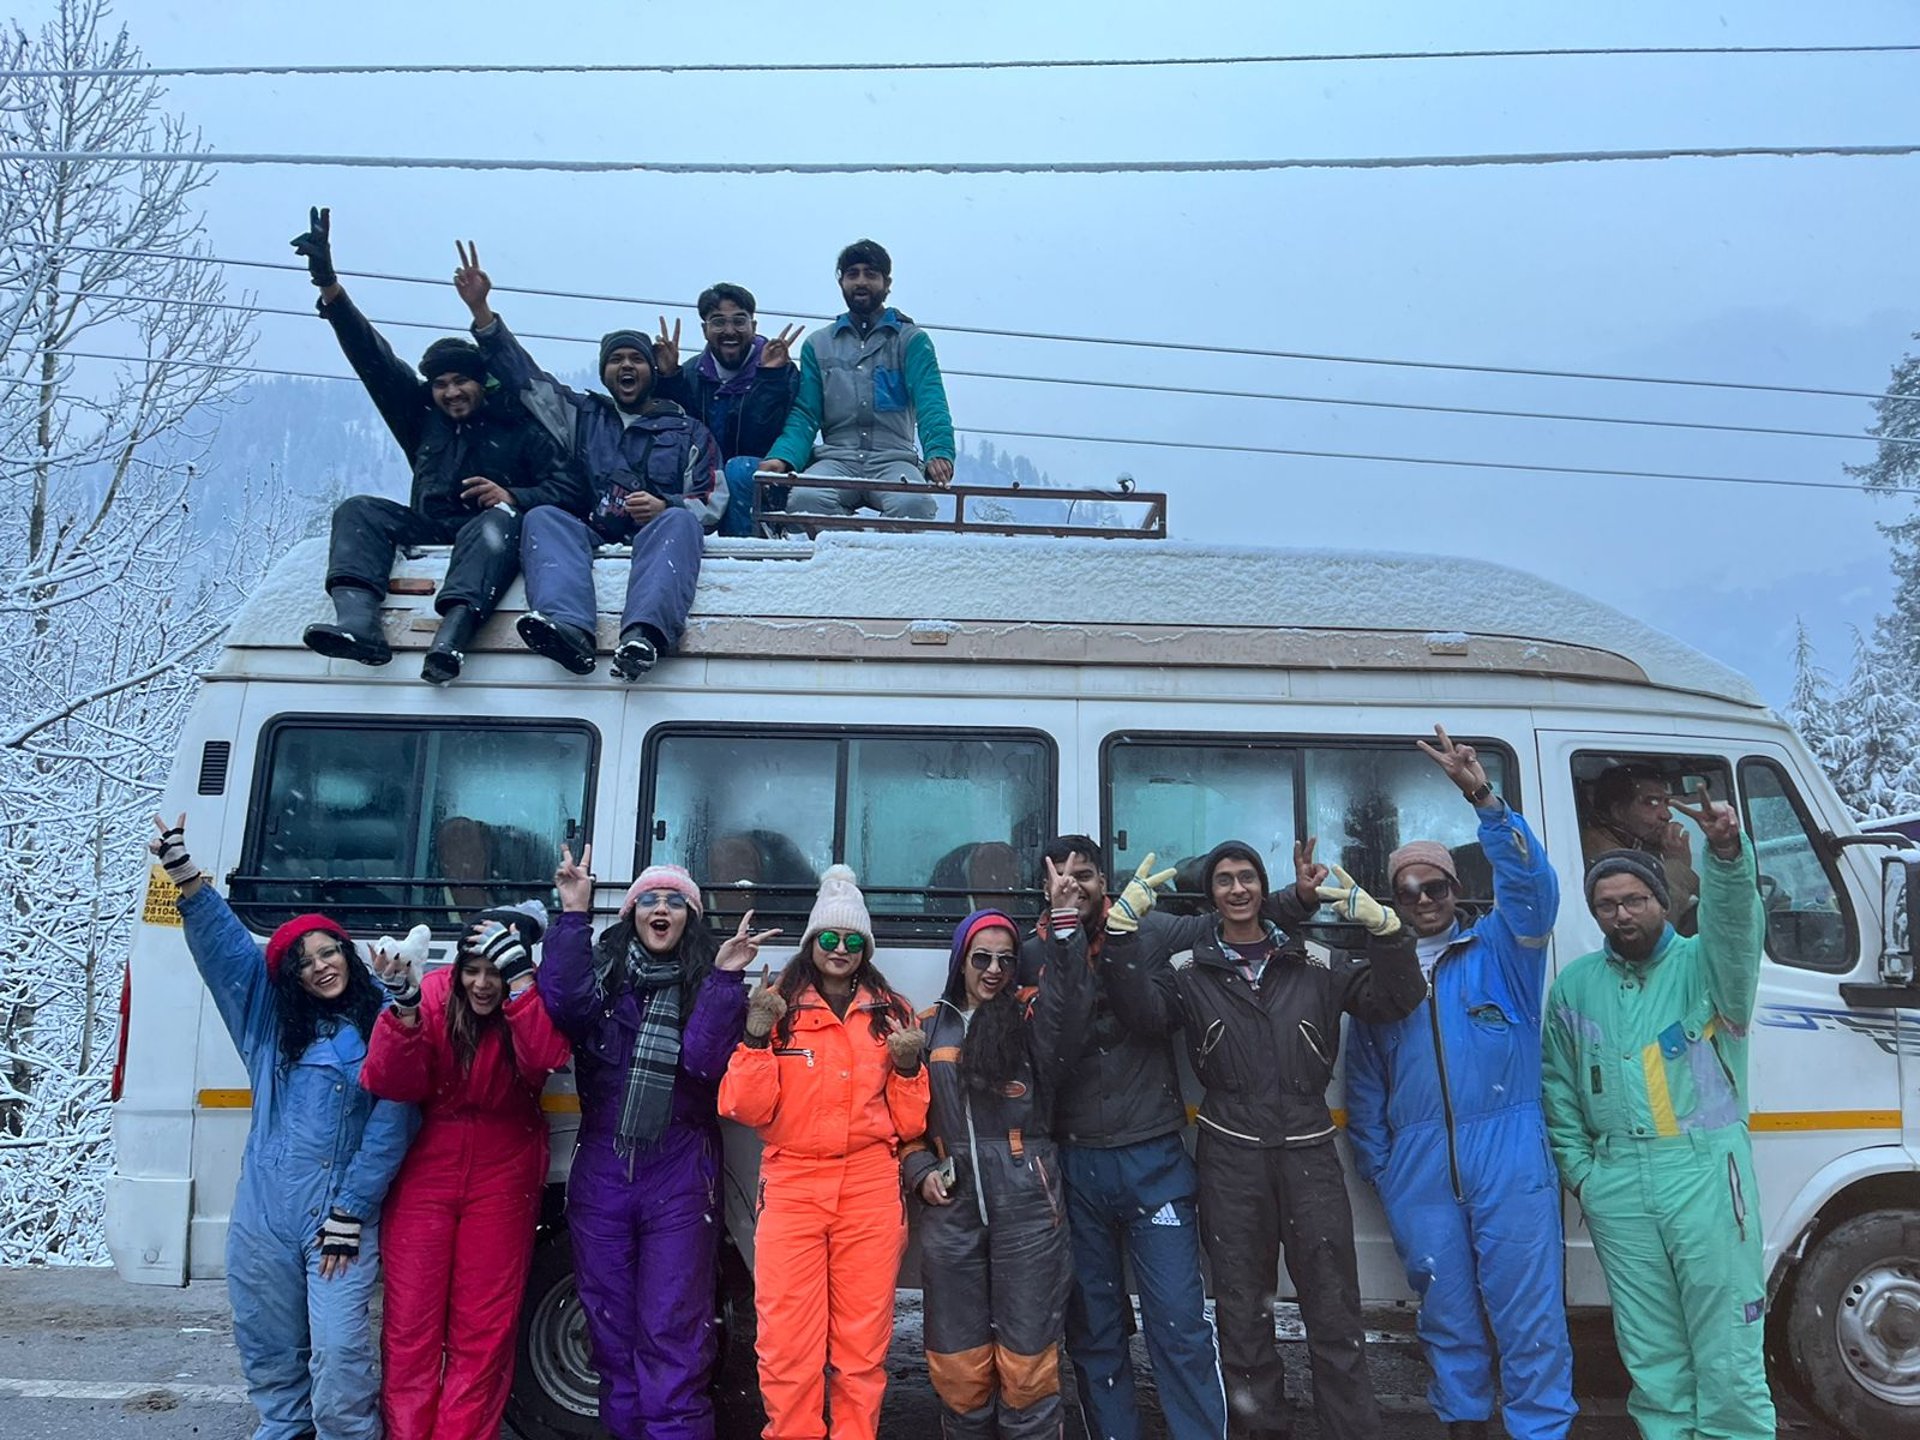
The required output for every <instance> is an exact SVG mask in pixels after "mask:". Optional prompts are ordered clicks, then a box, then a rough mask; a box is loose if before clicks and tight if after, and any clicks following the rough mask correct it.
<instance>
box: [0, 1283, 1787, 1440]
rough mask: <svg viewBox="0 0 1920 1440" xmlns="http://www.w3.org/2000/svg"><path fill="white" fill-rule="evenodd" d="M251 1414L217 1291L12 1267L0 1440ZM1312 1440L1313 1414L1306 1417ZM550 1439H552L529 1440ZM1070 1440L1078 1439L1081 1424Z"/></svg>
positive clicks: (1629, 1430)
mask: <svg viewBox="0 0 1920 1440" xmlns="http://www.w3.org/2000/svg"><path fill="white" fill-rule="evenodd" d="M1380 1323H1381V1327H1382V1328H1381V1329H1380V1330H1378V1331H1376V1332H1375V1334H1374V1345H1373V1350H1372V1360H1373V1373H1374V1378H1375V1383H1376V1385H1377V1386H1378V1388H1379V1390H1380V1392H1381V1395H1382V1398H1383V1401H1384V1402H1385V1406H1386V1409H1387V1411H1388V1424H1387V1433H1388V1435H1389V1436H1390V1437H1393V1440H1402V1437H1405V1440H1414V1437H1419V1440H1429V1437H1437V1436H1439V1435H1440V1434H1442V1433H1443V1432H1442V1430H1441V1427H1440V1425H1439V1424H1438V1422H1436V1421H1435V1420H1434V1419H1433V1418H1432V1417H1431V1415H1429V1414H1428V1413H1427V1410H1426V1406H1425V1404H1424V1402H1423V1401H1422V1400H1421V1398H1420V1397H1421V1394H1422V1393H1423V1391H1424V1389H1425V1386H1426V1376H1425V1369H1424V1367H1423V1366H1422V1365H1421V1363H1420V1360H1419V1355H1418V1353H1417V1351H1416V1350H1415V1349H1414V1347H1413V1346H1412V1345H1411V1344H1409V1343H1408V1337H1407V1336H1406V1334H1405V1319H1404V1316H1399V1315H1387V1316H1383V1317H1381V1322H1380ZM1290 1327H1291V1334H1292V1335H1293V1336H1294V1337H1297V1335H1298V1330H1297V1321H1295V1320H1294V1319H1293V1317H1292V1316H1291V1315H1289V1316H1287V1317H1285V1319H1284V1320H1283V1324H1282V1335H1283V1340H1285V1343H1284V1345H1283V1348H1284V1350H1285V1352H1286V1357H1287V1373H1288V1379H1289V1388H1290V1389H1291V1390H1292V1391H1293V1393H1294V1394H1295V1395H1297V1396H1305V1395H1306V1394H1307V1379H1306V1354H1305V1348H1304V1347H1303V1346H1302V1345H1301V1344H1300V1343H1299V1342H1298V1340H1297V1338H1287V1337H1288V1334H1289V1329H1290ZM1576 1343H1577V1344H1578V1346H1579V1354H1580V1369H1581V1375H1580V1380H1581V1384H1580V1391H1581V1397H1580V1398H1581V1405H1582V1409H1583V1411H1584V1413H1583V1415H1582V1417H1581V1420H1580V1422H1579V1423H1578V1425H1577V1426H1576V1428H1575V1431H1574V1436H1575V1440H1630V1437H1632V1436H1633V1434H1634V1430H1633V1426H1632V1424H1631V1423H1630V1422H1629V1421H1628V1420H1627V1419H1626V1414H1625V1409H1624V1407H1623V1405H1622V1403H1621V1397H1622V1395H1623V1393H1624V1385H1623V1382H1622V1378H1621V1376H1620V1374H1619V1371H1618V1363H1617V1361H1615V1360H1614V1359H1613V1357H1612V1355H1611V1353H1610V1347H1609V1346H1608V1345H1607V1344H1606V1338H1605V1331H1604V1327H1592V1326H1588V1325H1585V1324H1582V1325H1581V1326H1580V1327H1578V1329H1577V1331H1576ZM888 1372H889V1374H890V1376H891V1384H890V1386H889V1388H888V1392H887V1408H886V1412H885V1418H884V1420H883V1423H882V1427H881V1434H882V1437H883V1440H909V1437H911V1440H926V1437H928V1436H932V1435H935V1434H937V1433H938V1421H937V1416H936V1412H935V1409H934V1402H933V1393H932V1391H931V1390H930V1389H929V1388H928V1385H927V1372H926V1366H925V1364H924V1362H923V1361H922V1359H921V1355H920V1310H919V1306H918V1303H917V1298H916V1297H914V1296H912V1295H909V1294H906V1293H903V1294H902V1296H901V1307H900V1324H899V1328H898V1330H897V1332H896V1338H895V1344H894V1350H893V1355H892V1357H891V1359H890V1360H889V1362H888ZM1139 1379H1140V1385H1141V1391H1142V1395H1143V1397H1144V1398H1145V1400H1146V1402H1147V1404H1148V1407H1149V1410H1150V1412H1151V1413H1150V1417H1149V1418H1150V1426H1149V1430H1148V1435H1149V1437H1150V1440H1162V1437H1163V1435H1164V1432H1163V1431H1162V1430H1161V1428H1160V1426H1159V1423H1158V1422H1159V1416H1158V1413H1157V1411H1152V1410H1151V1407H1152V1381H1151V1376H1150V1374H1149V1373H1148V1372H1147V1370H1146V1367H1145V1365H1144V1364H1141V1365H1140V1367H1139ZM252 1417H253V1411H252V1409H251V1408H250V1407H249V1406H248V1405H247V1403H246V1392H245V1390H244V1388H243V1387H242V1385H241V1383H240V1371H239V1366H238V1363H237V1362H236V1360H235V1357H234V1352H233V1337H232V1322H231V1320H230V1318H229V1316H228V1314H227V1307H226V1294H225V1291H224V1289H223V1288H222V1287H221V1286H219V1285H209V1284H199V1285H193V1286H189V1287H188V1288H187V1289H185V1290H162V1289H154V1288H150V1287H145V1286H134V1285H128V1284H125V1283H124V1282H122V1281H121V1280H120V1279H119V1278H118V1277H117V1276H116V1275H114V1273H113V1272H112V1271H110V1270H0V1436H5V1437H7V1440H83V1437H84V1440H94V1437H119V1436H125V1437H136V1436H137V1437H140V1440H189V1437H191V1440H246V1437H247V1436H248V1435H250V1434H251V1433H252V1428H253V1426H252ZM1294 1424H1295V1433H1296V1435H1298V1436H1299V1437H1300V1440H1311V1437H1313V1436H1314V1435H1315V1434H1316V1433H1317V1432H1316V1430H1315V1428H1314V1425H1313V1420H1312V1416H1311V1413H1310V1412H1308V1411H1305V1410H1299V1411H1297V1412H1296V1414H1295V1416H1294ZM1779 1433H1780V1435H1781V1436H1782V1437H1788V1436H1791V1437H1793V1440H1814V1437H1821V1436H1822V1435H1823V1433H1824V1432H1823V1431H1822V1430H1821V1429H1820V1428H1819V1427H1816V1426H1814V1425H1811V1424H1809V1423H1808V1422H1806V1421H1804V1420H1788V1421H1786V1422H1784V1423H1783V1424H1782V1426H1781V1428H1780V1432H1779ZM517 1440H542V1437H538V1436H527V1437H517ZM1069 1440H1080V1437H1079V1433H1078V1430H1077V1427H1072V1428H1070V1430H1069Z"/></svg>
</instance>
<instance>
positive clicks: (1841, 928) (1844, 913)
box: [1740, 756, 1858, 971]
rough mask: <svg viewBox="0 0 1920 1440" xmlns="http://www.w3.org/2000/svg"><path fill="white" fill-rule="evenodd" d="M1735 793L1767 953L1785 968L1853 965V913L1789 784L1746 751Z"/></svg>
mask: <svg viewBox="0 0 1920 1440" xmlns="http://www.w3.org/2000/svg"><path fill="white" fill-rule="evenodd" d="M1740 790H1741V794H1742V796H1743V797H1744V799H1745V800H1746V817H1745V818H1746V826H1747V833H1748V835H1749V836H1750V837H1751V838H1752V840H1753V850H1754V856H1755V858H1756V860H1757V861H1758V863H1759V868H1760V900H1761V903H1762V904H1763V905H1764V906H1765V907H1766V914H1767V954H1768V955H1769V956H1771V957H1772V958H1773V959H1774V960H1777V961H1778V962H1779V963H1780V964H1782V965H1797V966H1801V967H1803V968H1805V969H1809V970H1835V971H1839V970H1851V969H1852V968H1853V965H1854V957H1855V955H1856V954H1857V953H1858V952H1857V949H1856V943H1857V942H1856V936H1855V930H1854V917H1853V914H1852V911H1851V910H1850V909H1849V908H1848V906H1847V905H1846V902H1845V899H1844V895H1845V890H1844V888H1843V887H1842V886H1840V885H1839V884H1838V883H1837V882H1836V879H1835V877H1834V874H1833V871H1832V870H1831V869H1830V868H1829V865H1828V863H1827V862H1826V861H1825V860H1823V859H1822V857H1821V854H1820V850H1819V848H1818V846H1817V844H1816V843H1815V838H1814V833H1813V829H1812V827H1811V826H1810V824H1809V823H1808V818H1807V815H1806V812H1805V810H1804V808H1803V807H1802V806H1801V803H1800V797H1799V796H1798V794H1796V793H1795V791H1794V788H1793V781H1792V780H1790V779H1789V778H1788V777H1787V774H1786V772H1785V771H1784V770H1782V769H1781V768H1780V766H1779V765H1777V764H1776V763H1775V762H1773V761H1772V760H1766V759H1761V758H1759V757H1757V756H1749V757H1748V758H1747V759H1745V760H1742V761H1741V762H1740Z"/></svg>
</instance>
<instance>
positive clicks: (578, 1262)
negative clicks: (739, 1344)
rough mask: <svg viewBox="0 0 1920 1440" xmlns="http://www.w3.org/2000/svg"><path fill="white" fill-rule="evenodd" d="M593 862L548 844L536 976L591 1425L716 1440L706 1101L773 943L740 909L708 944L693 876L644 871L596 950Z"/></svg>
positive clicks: (714, 1180) (713, 1241)
mask: <svg viewBox="0 0 1920 1440" xmlns="http://www.w3.org/2000/svg"><path fill="white" fill-rule="evenodd" d="M592 861H593V847H592V846H588V847H587V849H586V851H585V852H584V853H583V854H582V855H581V857H580V860H579V863H577V864H576V863H575V862H574V859H573V856H572V855H571V853H570V852H568V851H566V850H562V851H561V864H560V869H559V871H558V873H557V874H555V876H554V884H555V886H556V887H557V888H558V889H559V892H560V903H561V910H562V913H561V915H560V918H559V919H557V920H556V921H554V924H553V928H552V929H550V930H548V931H547V939H546V963H545V964H543V965H542V966H541V967H540V975H539V979H538V981H537V982H536V983H537V984H538V985H539V988H540V994H541V997H542V998H543V999H544V1000H545V1002H546V1006H547V1012H548V1014H550V1015H551V1016H552V1017H553V1022H554V1024H555V1025H556V1026H558V1027H559V1029H560V1031H561V1033H563V1034H564V1035H565V1036H566V1037H567V1039H568V1040H569V1041H571V1042H572V1044H573V1059H574V1075H575V1084H576V1087H577V1088H578V1090H579V1094H580V1141H579V1148H578V1149H577V1150H575V1151H574V1155H573V1171H572V1174H571V1176H570V1178H569V1179H568V1181H567V1227H568V1230H569V1232H570V1233H571V1235H572V1237H573V1256H574V1267H573V1270H574V1280H575V1282H576V1283H577V1284H578V1285H579V1287H580V1300H581V1303H582V1306H583V1307H584V1309H585V1312H586V1321H587V1336H588V1339H589V1340H590V1341H591V1342H592V1348H593V1364H594V1369H596V1370H597V1371H598V1372H599V1374H600V1422H601V1424H603V1425H605V1426H606V1427H607V1429H608V1430H609V1431H610V1432H611V1433H612V1434H613V1436H614V1440H641V1437H643V1436H644V1437H646V1440H713V1433H714V1423H713V1402H712V1400H711V1399H710V1398H709V1397H708V1393H707V1383H708V1380H709V1378H710V1377H711V1375H712V1372H713V1364H714V1359H715V1353H716V1349H717V1342H718V1336H717V1334H716V1332H715V1330H714V1303H713V1302H714V1287H715V1283H716V1278H717V1270H716V1267H717V1265H718V1263H719V1253H718V1252H719V1240H720V1224H721V1215H720V1203H719V1179H720V1126H719V1121H718V1119H717V1117H716V1114H715V1109H714V1099H715V1094H716V1092H717V1091H718V1089H719V1085H720V1077H721V1076H722V1075H724V1074H725V1073H726V1069H727V1060H728V1057H729V1056H731V1055H732V1053H733V1047H734V1046H735V1045H737V1044H738V1043H739V1042H740V1037H741V1036H742V1035H743V1034H744V1033H745V1031H746V1016H747V992H746V987H745V986H744V985H743V984H742V983H741V973H742V972H743V971H744V970H745V969H746V967H747V965H748V964H749V962H751V961H752V959H753V957H754V955H755V953H756V952H757V948H758V945H759V942H760V941H762V940H764V939H767V938H769V937H768V936H767V935H765V934H761V935H749V934H748V933H747V928H746V924H745V922H744V921H743V922H742V924H741V927H740V930H739V933H738V934H736V935H735V936H733V937H732V938H731V939H729V940H728V941H727V943H726V944H725V945H723V946H719V947H716V946H715V944H714V940H713V936H712V934H711V932H709V931H708V929H707V927H706V926H705V925H704V924H703V923H702V922H701V919H700V891H699V888H698V887H697V886H696V885H695V884H694V883H693V878H692V877H691V876H690V875H688V874H687V872H686V871H685V870H682V869H681V868H680V867H679V866H677V865H655V866H651V867H649V868H648V869H646V870H645V871H642V872H641V875H640V878H639V879H637V880H635V881H634V882H633V887H632V888H631V889H630V890H628V891H627V894H626V899H625V900H624V901H623V902H622V904H621V906H620V915H619V918H618V919H617V920H616V921H615V922H614V923H613V924H612V925H610V926H608V927H607V929H606V931H605V933H604V934H602V935H601V936H600V940H599V943H598V944H597V945H596V944H595V943H594V940H593V921H592V910H593V877H592V875H591V874H590V873H589V870H588V867H589V866H590V865H591V864H592ZM749 918H750V917H749Z"/></svg>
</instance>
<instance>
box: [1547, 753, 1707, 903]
mask: <svg viewBox="0 0 1920 1440" xmlns="http://www.w3.org/2000/svg"><path fill="white" fill-rule="evenodd" d="M1572 763H1573V793H1574V808H1575V813H1576V814H1577V815H1578V816H1579V820H1580V869H1581V870H1582V871H1584V870H1585V868H1586V866H1588V865H1590V864H1592V863H1593V861H1594V860H1596V859H1597V858H1598V857H1599V856H1601V855H1602V854H1604V853H1605V852H1606V851H1608V850H1620V849H1630V850H1645V851H1647V852H1649V853H1650V854H1655V855H1658V856H1659V857H1660V861H1661V864H1662V865H1663V866H1664V867H1665V869H1666V872H1667V888H1668V891H1669V892H1670V894H1671V896H1672V900H1673V903H1672V904H1671V905H1670V906H1669V907H1668V909H1667V919H1668V921H1669V922H1670V923H1671V924H1672V925H1673V928H1674V929H1675V930H1677V931H1679V932H1680V934H1682V935H1692V934H1695V933H1697V931H1698V929H1699V915H1698V913H1697V912H1698V908H1699V903H1700V865H1701V863H1702V857H1703V856H1704V855H1705V854H1706V841H1705V839H1704V838H1703V837H1702V836H1701V834H1700V827H1699V826H1698V825H1696V824H1694V823H1693V821H1691V820H1689V819H1688V818H1687V817H1686V816H1684V815H1682V814H1681V813H1680V812H1679V811H1677V810H1675V809H1673V808H1672V803H1671V802H1672V801H1673V800H1675V799H1681V800H1685V801H1688V802H1689V803H1691V800H1692V797H1694V796H1696V795H1698V794H1699V793H1700V791H1701V790H1703V789H1704V790H1706V792H1707V793H1708V794H1709V795H1711V796H1712V797H1713V798H1714V799H1715V800H1719V801H1722V802H1725V801H1730V800H1731V799H1732V798H1733V773H1732V770H1733V767H1732V766H1730V765H1729V764H1728V763H1727V762H1726V761H1725V760H1724V759H1723V758H1721V757H1720V756H1718V755H1683V754H1676V753H1673V752H1667V753H1664V754H1662V753H1654V754H1646V753H1640V752H1632V753H1629V752H1618V753H1611V752H1603V751H1591V750H1589V751H1581V752H1579V753H1578V754H1576V755H1574V757H1573V762H1572ZM1566 873H1576V872H1574V871H1573V870H1572V867H1568V869H1567V872H1566ZM1574 888H1575V889H1576V890H1577V888H1578V887H1574Z"/></svg>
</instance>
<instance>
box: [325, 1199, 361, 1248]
mask: <svg viewBox="0 0 1920 1440" xmlns="http://www.w3.org/2000/svg"><path fill="white" fill-rule="evenodd" d="M320 1253H321V1254H322V1255H338V1256H340V1257H341V1258H343V1259H346V1260H358V1259H359V1258H360V1222H359V1221H358V1220H356V1219H355V1218H354V1217H353V1216H351V1215H349V1214H347V1212H346V1211H344V1210H342V1209H341V1208H340V1207H339V1206H338V1205H336V1206H334V1207H333V1208H332V1209H331V1210H329V1211H328V1212H327V1218H326V1220H325V1222H323V1223H322V1224H321V1226H320Z"/></svg>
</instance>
